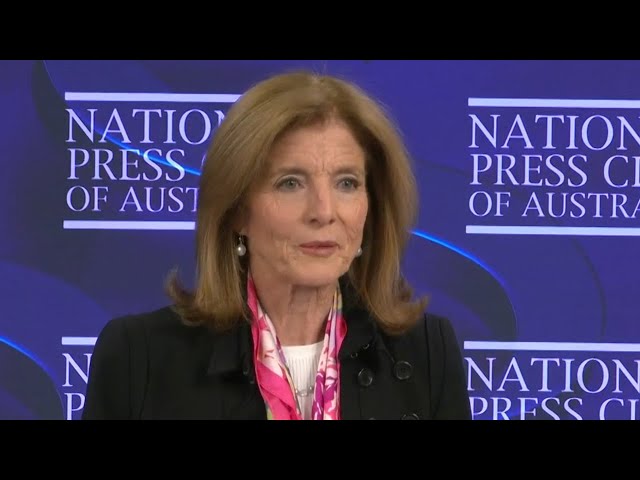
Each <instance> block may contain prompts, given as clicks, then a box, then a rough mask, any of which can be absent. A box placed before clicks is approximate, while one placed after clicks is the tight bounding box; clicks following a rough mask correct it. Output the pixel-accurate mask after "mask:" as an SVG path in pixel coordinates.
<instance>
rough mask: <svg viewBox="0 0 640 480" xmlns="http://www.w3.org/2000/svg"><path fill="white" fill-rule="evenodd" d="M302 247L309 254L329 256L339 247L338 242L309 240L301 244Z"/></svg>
mask: <svg viewBox="0 0 640 480" xmlns="http://www.w3.org/2000/svg"><path fill="white" fill-rule="evenodd" d="M300 249H301V250H302V251H303V252H304V253H306V254H307V255H313V256H316V257H328V256H331V255H332V254H333V253H334V252H335V251H336V250H337V249H338V244H337V243H336V242H308V243H303V244H301V245H300Z"/></svg>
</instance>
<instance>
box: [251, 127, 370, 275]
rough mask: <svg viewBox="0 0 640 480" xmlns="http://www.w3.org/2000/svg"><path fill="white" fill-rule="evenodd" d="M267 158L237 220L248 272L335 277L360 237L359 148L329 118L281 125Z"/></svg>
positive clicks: (364, 203)
mask: <svg viewBox="0 0 640 480" xmlns="http://www.w3.org/2000/svg"><path fill="white" fill-rule="evenodd" d="M268 160H269V163H268V165H269V170H268V172H267V174H266V175H265V177H264V178H263V179H262V180H261V181H260V183H259V185H257V186H256V187H255V188H254V189H253V190H252V193H251V194H250V195H249V198H248V202H247V207H248V208H247V215H246V217H245V218H244V222H243V225H242V228H240V233H241V234H242V235H245V236H246V237H247V250H248V251H249V255H250V260H249V265H250V269H251V272H252V274H253V275H254V276H256V277H257V276H260V277H261V278H263V279H264V278H266V279H270V281H274V282H285V283H287V284H292V285H301V286H308V287H320V286H325V285H331V284H334V283H335V282H336V281H337V279H338V278H339V277H340V276H341V275H343V274H344V273H345V272H347V270H348V269H349V266H350V265H351V262H352V261H353V259H354V257H355V256H356V252H357V250H358V248H359V247H360V246H361V244H362V232H363V229H364V224H365V219H366V217H367V209H368V198H367V190H366V185H365V154H364V151H363V150H362V148H361V147H360V145H358V143H357V142H356V140H355V138H354V137H353V135H352V134H351V132H350V130H349V129H348V128H347V127H346V126H345V125H344V124H343V123H340V122H337V121H332V122H329V123H326V124H319V125H316V126H311V127H302V128H299V129H296V130H293V131H291V132H289V133H287V134H286V135H284V136H283V137H282V138H281V139H280V140H279V141H278V142H277V143H276V144H275V145H274V147H273V149H272V151H271V152H270V154H269V159H268Z"/></svg>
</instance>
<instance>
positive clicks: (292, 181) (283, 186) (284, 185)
mask: <svg viewBox="0 0 640 480" xmlns="http://www.w3.org/2000/svg"><path fill="white" fill-rule="evenodd" d="M299 186H300V182H299V181H298V179H297V178H285V179H284V180H282V181H281V182H280V183H278V188H279V189H280V190H294V189H296V188H297V187H299Z"/></svg>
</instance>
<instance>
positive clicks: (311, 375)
mask: <svg viewBox="0 0 640 480" xmlns="http://www.w3.org/2000/svg"><path fill="white" fill-rule="evenodd" d="M323 345H324V341H322V342H318V343H312V344H310V345H293V346H283V347H282V351H283V353H284V358H285V359H286V361H287V367H289V373H291V379H292V380H293V385H294V386H295V389H296V398H297V399H298V402H299V404H300V411H301V412H302V418H303V419H304V420H310V419H311V405H312V404H313V394H314V387H315V384H316V373H317V372H318V362H319V361H320V355H321V354H322V346H323Z"/></svg>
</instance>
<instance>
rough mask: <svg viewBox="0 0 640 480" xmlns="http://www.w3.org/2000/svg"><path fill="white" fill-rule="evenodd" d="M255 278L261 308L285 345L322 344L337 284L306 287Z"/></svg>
mask: <svg viewBox="0 0 640 480" xmlns="http://www.w3.org/2000/svg"><path fill="white" fill-rule="evenodd" d="M252 278H253V282H254V284H255V287H256V293H257V294H258V298H259V299H260V304H261V305H262V308H263V309H264V310H265V312H266V313H267V315H269V318H270V319H271V322H272V323H273V326H274V327H275V329H276V334H277V335H278V339H279V341H280V343H281V344H282V345H309V344H311V343H316V342H319V341H321V340H322V338H323V336H324V328H325V324H326V320H327V317H328V315H329V311H330V310H331V307H332V306H333V296H334V294H335V291H336V288H337V283H336V284H334V285H326V286H322V287H306V286H300V285H291V284H286V285H283V284H274V283H273V282H272V281H269V279H261V278H256V277H255V276H254V277H252Z"/></svg>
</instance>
